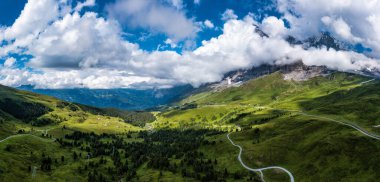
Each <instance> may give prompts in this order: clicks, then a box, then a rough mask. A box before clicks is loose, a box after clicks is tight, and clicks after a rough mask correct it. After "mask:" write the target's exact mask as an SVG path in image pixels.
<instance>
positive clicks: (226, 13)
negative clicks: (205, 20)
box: [222, 9, 238, 21]
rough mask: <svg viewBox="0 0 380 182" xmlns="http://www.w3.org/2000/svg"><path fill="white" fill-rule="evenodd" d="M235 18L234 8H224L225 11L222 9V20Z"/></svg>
mask: <svg viewBox="0 0 380 182" xmlns="http://www.w3.org/2000/svg"><path fill="white" fill-rule="evenodd" d="M237 18H238V16H237V15H235V12H234V10H232V9H226V11H224V13H223V14H222V20H224V21H227V20H231V19H237Z"/></svg>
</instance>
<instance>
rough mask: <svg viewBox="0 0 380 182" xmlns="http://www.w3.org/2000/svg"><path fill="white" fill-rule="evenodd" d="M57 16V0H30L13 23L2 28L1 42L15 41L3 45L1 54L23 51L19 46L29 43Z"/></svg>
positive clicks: (0, 50) (0, 31)
mask: <svg viewBox="0 0 380 182" xmlns="http://www.w3.org/2000/svg"><path fill="white" fill-rule="evenodd" d="M57 16H58V3H57V1H55V0H29V1H28V2H27V3H26V5H25V7H24V10H23V11H22V12H21V14H20V16H19V17H18V18H17V19H16V21H15V22H14V23H13V25H12V26H11V27H7V28H5V29H3V30H0V34H1V35H0V42H1V41H7V42H13V43H12V45H8V46H3V47H1V49H0V56H6V55H7V54H8V53H11V52H15V53H18V52H20V51H22V50H20V49H19V47H23V46H27V45H29V44H30V43H31V41H32V40H33V39H34V38H35V37H37V36H38V34H39V33H40V32H42V31H43V30H44V29H45V28H46V27H47V26H48V25H49V23H51V22H52V21H54V20H55V19H56V18H57Z"/></svg>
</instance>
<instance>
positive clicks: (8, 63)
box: [4, 57, 16, 68]
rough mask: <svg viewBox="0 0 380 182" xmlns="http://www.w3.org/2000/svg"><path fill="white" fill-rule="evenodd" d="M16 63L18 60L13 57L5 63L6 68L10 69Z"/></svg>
mask: <svg viewBox="0 0 380 182" xmlns="http://www.w3.org/2000/svg"><path fill="white" fill-rule="evenodd" d="M15 63H16V59H15V58H13V57H10V58H8V59H6V60H5V61H4V67H7V68H10V67H12V66H13V65H14V64H15Z"/></svg>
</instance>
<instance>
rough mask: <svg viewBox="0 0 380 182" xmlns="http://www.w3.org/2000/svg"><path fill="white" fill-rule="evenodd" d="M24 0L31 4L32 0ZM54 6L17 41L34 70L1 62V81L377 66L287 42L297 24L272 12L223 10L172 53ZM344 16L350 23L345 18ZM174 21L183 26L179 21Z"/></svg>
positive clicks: (96, 80) (158, 80) (206, 76)
mask: <svg viewBox="0 0 380 182" xmlns="http://www.w3.org/2000/svg"><path fill="white" fill-rule="evenodd" d="M30 2H33V3H37V1H33V0H31V1H30ZM123 2H124V3H128V2H132V1H123ZM146 3H148V4H150V3H151V1H133V3H132V4H130V6H127V7H129V8H131V9H130V10H131V11H132V12H129V13H132V14H135V13H136V12H133V11H139V10H141V9H143V10H144V11H146V10H145V9H146V6H147V5H146ZM33 6H34V5H33ZM148 6H151V5H148ZM114 8H117V7H114ZM123 8H125V7H123ZM152 8H153V9H154V8H157V7H152ZM171 11H172V10H171ZM173 11H176V12H179V11H178V10H173ZM226 12H227V11H226ZM231 12H232V13H231ZM32 13H37V12H32ZM61 13H62V12H58V13H57V15H56V17H52V18H51V19H53V20H54V21H52V22H51V23H48V24H47V25H45V24H44V25H43V26H37V28H38V32H39V33H38V36H30V38H29V39H27V41H26V42H25V44H19V45H24V46H22V47H21V48H22V49H23V50H25V51H24V52H25V53H27V54H30V55H31V56H33V59H32V60H31V61H30V62H29V63H27V66H29V67H30V68H32V69H33V71H30V69H27V68H16V67H14V66H13V67H12V66H10V67H6V66H4V67H3V68H1V69H0V78H1V79H0V84H5V85H10V86H20V85H23V84H33V85H36V86H37V87H40V88H72V87H87V88H120V87H132V86H133V87H139V86H142V85H143V86H147V85H152V86H157V85H159V86H167V85H173V84H192V85H194V86H199V85H201V84H204V83H209V82H215V81H219V80H221V79H222V78H223V76H224V74H225V73H227V72H229V71H232V70H236V69H244V68H250V67H252V66H259V65H262V64H288V63H292V62H295V61H299V60H302V61H303V62H304V63H305V64H307V65H326V66H328V67H329V68H332V69H338V70H342V71H346V70H355V69H362V68H370V69H372V68H377V69H379V68H380V65H379V61H378V60H376V59H371V58H368V57H366V56H364V55H362V54H358V53H354V52H349V51H336V50H333V49H329V50H327V49H326V48H321V49H316V48H313V49H309V50H305V49H303V48H302V47H301V46H293V45H290V44H289V43H288V42H286V41H285V40H284V39H283V36H282V35H283V34H284V33H287V32H294V31H296V29H295V28H291V29H287V28H285V26H284V25H283V21H282V20H281V19H277V18H275V17H268V18H266V19H264V21H263V22H261V23H258V22H255V21H254V20H253V18H252V17H251V16H247V17H245V18H244V19H242V20H238V19H237V16H236V15H234V13H233V11H232V10H231V11H230V13H226V17H227V14H229V15H228V17H229V18H228V19H225V20H226V22H225V24H224V27H223V33H222V34H221V35H219V36H218V37H214V38H212V39H210V40H208V41H203V42H202V45H201V46H200V47H198V48H196V49H195V50H194V51H183V52H182V53H181V54H179V53H177V52H175V51H153V52H148V51H144V50H141V49H140V48H139V47H138V45H136V44H133V43H130V42H128V41H126V40H125V39H123V38H122V34H123V32H122V30H121V28H120V24H119V23H118V22H116V21H114V20H110V19H104V18H101V17H99V16H98V15H97V14H96V13H92V12H84V14H83V15H80V14H79V13H78V12H71V11H70V12H69V13H66V14H65V15H64V16H61V15H60V14H61ZM233 15H234V16H233ZM133 16H135V15H133ZM148 16H149V15H148ZM37 17H39V16H37ZM329 17H333V16H329ZM39 18H42V19H44V18H43V17H39ZM318 18H319V20H318V21H319V22H320V23H321V24H323V23H331V24H332V23H333V22H335V21H339V18H338V19H337V18H333V19H331V21H330V22H329V21H328V20H325V22H322V20H321V17H318ZM376 18H377V17H376V16H373V17H369V18H367V19H366V21H368V22H375V21H377V19H376ZM325 19H326V18H325ZM34 21H36V22H40V21H42V20H37V19H35V20H34ZM49 21H50V20H49ZM344 21H345V22H346V24H347V25H349V22H347V20H344ZM25 22H29V21H25ZM256 24H259V26H260V27H263V29H265V30H266V31H267V33H268V34H269V35H270V36H269V37H261V36H260V35H259V33H257V32H256ZM338 25H339V24H338ZM19 26H21V27H22V26H24V25H22V24H20V25H19ZM177 26H179V27H180V29H181V30H182V28H183V27H182V26H181V24H180V25H177ZM323 26H327V25H323ZM12 27H13V26H12ZM39 27H42V28H39ZM6 29H9V27H8V28H6ZM346 30H348V29H346ZM353 30H354V28H351V34H352V35H355V31H353ZM31 32H34V31H33V30H31ZM347 32H348V31H346V33H347ZM341 34H342V35H345V33H341ZM20 40H21V39H20ZM374 41H375V40H374ZM165 42H166V43H167V44H169V45H171V46H174V45H175V43H176V40H173V39H171V38H168V39H167V40H166V41H165ZM375 42H376V41H375ZM189 44H191V42H190V43H189ZM9 46H13V44H12V42H10V43H9V44H8V45H6V46H3V47H0V50H3V49H7V47H9Z"/></svg>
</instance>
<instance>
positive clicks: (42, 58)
mask: <svg viewBox="0 0 380 182" xmlns="http://www.w3.org/2000/svg"><path fill="white" fill-rule="evenodd" d="M135 47H137V45H134V44H131V43H129V42H126V41H123V40H122V39H121V30H120V28H119V26H118V24H117V23H116V22H112V21H106V20H105V19H103V18H98V17H97V14H95V13H85V14H84V15H83V16H80V15H79V14H78V13H73V14H67V15H66V16H64V17H63V18H62V19H60V20H57V21H55V22H54V23H53V24H51V25H50V26H49V27H48V28H46V30H45V31H44V32H42V33H41V34H40V35H39V37H38V38H37V39H35V40H34V41H33V42H32V43H31V45H30V46H29V51H28V52H29V53H30V54H32V55H34V58H33V59H32V60H31V61H30V62H29V66H31V67H40V68H41V67H42V68H72V69H78V68H90V67H99V66H104V65H109V64H111V62H112V64H123V61H124V60H128V59H129V58H130V57H131V52H132V49H134V48H135ZM110 60H111V61H110Z"/></svg>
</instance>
